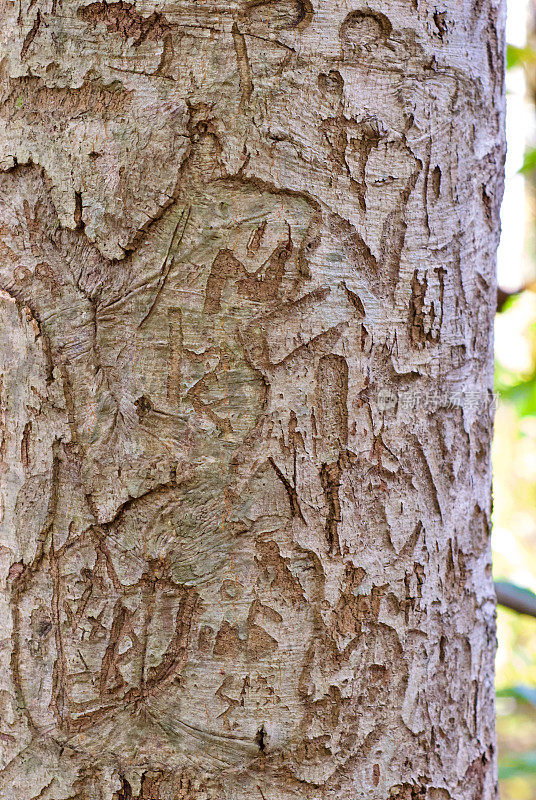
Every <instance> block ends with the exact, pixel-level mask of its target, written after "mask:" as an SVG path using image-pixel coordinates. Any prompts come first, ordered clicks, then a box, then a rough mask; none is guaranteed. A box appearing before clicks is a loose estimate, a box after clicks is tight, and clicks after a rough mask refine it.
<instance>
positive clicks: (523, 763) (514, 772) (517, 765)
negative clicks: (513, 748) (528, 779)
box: [499, 751, 536, 780]
mask: <svg viewBox="0 0 536 800" xmlns="http://www.w3.org/2000/svg"><path fill="white" fill-rule="evenodd" d="M520 775H536V752H534V751H533V752H530V753H523V754H521V755H519V756H515V757H511V758H500V759H499V779H500V780H505V779H506V778H516V777H518V776H520Z"/></svg>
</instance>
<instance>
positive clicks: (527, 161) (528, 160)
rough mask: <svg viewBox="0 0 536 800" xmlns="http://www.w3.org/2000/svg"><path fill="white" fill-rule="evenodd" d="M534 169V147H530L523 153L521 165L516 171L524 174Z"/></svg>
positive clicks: (535, 155) (535, 156) (535, 160)
mask: <svg viewBox="0 0 536 800" xmlns="http://www.w3.org/2000/svg"><path fill="white" fill-rule="evenodd" d="M535 169H536V147H532V148H531V149H530V150H527V152H526V153H525V157H524V159H523V166H522V167H520V169H519V170H518V172H521V173H523V175H526V174H527V173H530V172H533V171H534V170H535Z"/></svg>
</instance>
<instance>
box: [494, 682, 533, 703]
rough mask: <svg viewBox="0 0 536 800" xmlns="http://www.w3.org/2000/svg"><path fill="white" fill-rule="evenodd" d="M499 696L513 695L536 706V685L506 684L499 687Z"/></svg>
mask: <svg viewBox="0 0 536 800" xmlns="http://www.w3.org/2000/svg"><path fill="white" fill-rule="evenodd" d="M497 697H513V698H515V699H516V700H522V701H523V702H524V703H529V704H530V705H531V706H534V707H535V708H536V687H533V686H521V685H519V686H505V687H504V688H502V689H497Z"/></svg>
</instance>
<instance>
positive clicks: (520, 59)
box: [506, 44, 536, 69]
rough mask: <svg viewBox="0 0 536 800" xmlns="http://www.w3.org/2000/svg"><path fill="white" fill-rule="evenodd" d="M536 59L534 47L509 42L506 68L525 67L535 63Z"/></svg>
mask: <svg viewBox="0 0 536 800" xmlns="http://www.w3.org/2000/svg"><path fill="white" fill-rule="evenodd" d="M535 61H536V52H535V51H534V50H533V49H532V47H516V46H515V45H513V44H509V45H508V48H507V51H506V68H507V69H512V67H525V66H526V65H527V64H533V63H534V62H535Z"/></svg>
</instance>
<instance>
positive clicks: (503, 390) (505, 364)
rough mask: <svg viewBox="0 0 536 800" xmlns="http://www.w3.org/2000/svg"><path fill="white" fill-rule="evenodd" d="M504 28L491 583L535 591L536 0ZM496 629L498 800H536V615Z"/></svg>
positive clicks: (509, 618)
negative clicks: (503, 188) (504, 112)
mask: <svg viewBox="0 0 536 800" xmlns="http://www.w3.org/2000/svg"><path fill="white" fill-rule="evenodd" d="M507 35H508V41H509V42H510V44H509V46H508V57H507V66H508V71H507V103H508V112H507V137H508V148H509V154H508V158H507V165H506V179H507V180H506V191H505V200H504V205H503V212H502V223H503V235H502V240H501V246H500V248H499V265H498V274H499V294H498V312H497V317H496V326H495V347H496V373H495V374H496V391H497V414H496V423H495V438H494V446H493V464H494V516H493V537H492V543H493V556H494V576H495V580H496V581H503V582H504V581H507V582H510V583H513V584H516V585H517V586H519V587H523V588H525V589H529V590H531V591H532V592H534V593H536V0H508V33H507ZM503 585H505V584H503ZM499 598H501V595H500V592H499ZM533 600H534V602H535V607H536V597H535V598H533ZM497 636H498V643H499V648H498V653H497V678H496V686H497V733H498V740H499V780H500V785H501V798H502V800H536V617H533V616H530V615H526V614H520V613H517V612H515V611H513V610H509V609H507V608H504V607H501V606H500V607H499V610H498V619H497Z"/></svg>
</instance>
